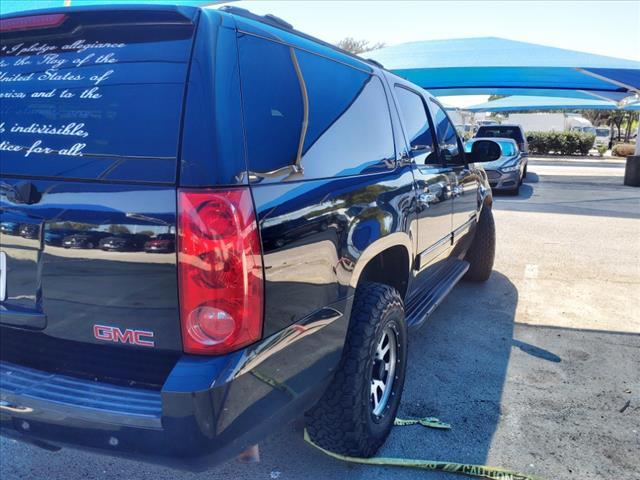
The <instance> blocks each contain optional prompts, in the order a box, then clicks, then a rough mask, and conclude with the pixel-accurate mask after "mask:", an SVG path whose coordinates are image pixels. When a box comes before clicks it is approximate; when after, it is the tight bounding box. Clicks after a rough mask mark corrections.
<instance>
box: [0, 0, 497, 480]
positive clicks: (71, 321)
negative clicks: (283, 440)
mask: <svg viewBox="0 0 640 480" xmlns="http://www.w3.org/2000/svg"><path fill="white" fill-rule="evenodd" d="M0 25H1V29H2V40H1V42H2V43H1V45H0V55H1V57H0V60H2V65H3V66H2V72H1V75H2V85H3V87H2V91H3V99H2V121H3V123H2V125H3V128H2V133H1V135H2V136H1V139H0V142H1V145H2V147H1V148H0V165H1V171H0V174H1V181H2V189H1V191H0V195H1V196H0V209H1V213H2V217H3V219H2V220H3V221H7V222H17V223H20V224H22V225H23V226H24V225H26V226H27V227H28V228H29V231H33V232H36V233H35V234H34V235H32V236H26V237H25V238H22V237H17V236H14V235H13V236H12V235H6V234H5V232H4V231H3V232H2V246H1V250H2V253H1V255H2V257H3V262H2V265H5V264H6V268H4V267H3V270H2V277H1V278H2V282H3V284H2V286H3V288H2V291H3V292H4V295H3V298H0V301H1V306H2V315H1V324H0V343H1V344H0V352H1V354H0V391H1V398H2V402H1V403H0V412H1V417H0V418H1V428H2V434H3V435H7V436H12V437H15V438H19V439H23V440H27V441H33V440H37V444H38V445H45V446H46V445H47V444H50V445H69V446H75V447H79V448H87V449H94V450H98V451H101V452H105V453H108V454H112V455H125V456H129V457H131V456H139V457H140V458H146V459H151V460H153V461H158V462H167V463H171V464H173V465H180V466H183V467H186V468H192V469H197V468H200V467H202V466H206V465H208V464H210V463H211V462H216V461H220V460H222V459H226V458H229V457H231V456H233V455H236V454H238V453H239V452H240V451H242V450H243V449H244V448H246V447H248V446H250V445H252V444H254V443H256V442H257V441H259V440H260V439H262V438H264V437H265V436H266V435H267V434H268V433H270V432H272V431H273V430H274V429H275V428H277V427H279V426H280V425H282V424H283V422H285V421H290V420H292V419H295V418H297V417H299V416H300V415H303V414H304V415H306V422H307V428H308V432H309V434H310V435H311V438H312V439H313V440H314V441H315V442H316V443H318V444H319V445H321V446H323V447H325V448H327V449H330V450H333V451H336V452H340V453H344V454H348V455H354V456H367V455H372V454H373V453H374V452H375V451H376V450H377V449H378V447H379V446H380V445H381V444H382V443H383V442H384V440H385V438H386V436H387V434H388V433H389V429H390V428H391V425H392V423H393V419H394V417H395V414H396V411H397V409H398V404H399V402H400V397H401V392H402V387H403V383H404V376H405V370H406V363H407V334H408V330H409V329H412V328H416V327H419V326H420V325H422V324H423V323H424V322H425V321H426V319H427V318H428V316H429V315H430V314H431V313H432V312H433V311H434V309H435V308H436V307H437V306H438V304H439V303H440V302H442V300H443V298H444V297H445V295H446V294H447V293H448V292H449V291H450V290H451V289H452V288H453V286H454V285H455V284H456V282H458V280H460V279H461V278H463V277H465V278H467V279H469V280H474V281H482V280H486V279H487V278H488V277H489V275H490V273H491V269H492V265H493V257H494V248H495V234H494V222H493V217H492V214H491V204H492V196H491V189H490V187H489V184H488V183H487V179H486V176H485V173H484V171H483V168H482V167H481V166H480V165H479V163H478V162H482V161H492V160H496V159H497V158H499V157H500V154H501V150H500V146H499V145H498V144H497V143H496V142H494V141H492V140H483V141H476V142H474V144H473V148H472V151H471V152H469V153H467V154H465V152H464V150H463V148H462V143H461V141H460V139H459V138H458V136H457V134H456V129H455V127H454V125H453V124H452V123H451V121H450V120H449V118H448V117H447V114H446V112H445V110H444V109H443V108H442V106H441V105H440V104H439V103H438V101H437V100H436V99H434V98H433V97H432V96H431V95H430V94H429V93H427V92H425V91H424V90H422V89H420V88H419V87H418V86H416V85H413V84H411V83H409V82H407V81H406V80H404V79H402V78H400V77H398V76H395V75H393V74H391V73H389V72H388V71H385V70H384V69H383V68H381V67H380V66H378V65H376V64H374V63H371V62H368V61H365V60H363V59H361V58H359V57H356V56H353V55H350V54H348V53H346V52H343V51H341V50H338V49H336V48H335V47H332V46H330V45H328V44H325V43H323V42H321V41H319V40H316V39H313V38H311V37H309V36H307V35H305V34H302V33H300V32H298V31H295V30H294V29H293V28H292V27H291V26H290V25H288V24H287V23H286V22H284V21H281V20H279V19H277V18H275V17H270V16H268V17H257V16H255V15H253V14H251V13H249V12H247V11H244V10H241V9H237V8H223V9H220V10H213V9H198V8H191V7H175V6H159V5H153V6H120V5H114V6H110V7H106V8H105V7H71V8H66V9H56V10H48V11H44V12H42V11H41V12H33V13H28V14H20V15H9V16H4V17H2V22H1V24H0ZM61 222H63V223H65V224H68V225H73V229H74V230H76V231H77V234H78V235H80V234H81V233H82V231H83V229H84V230H86V231H87V232H88V231H90V230H91V228H94V227H95V226H97V225H99V226H100V229H101V231H133V232H139V233H140V234H141V235H142V234H144V235H147V238H149V237H154V236H158V235H159V234H162V233H166V232H176V252H175V253H174V254H169V255H161V256H149V255H146V254H145V253H144V251H140V252H132V253H130V254H129V255H126V256H122V255H121V254H119V252H117V251H101V250H95V251H92V252H83V251H80V250H64V249H60V248H57V247H51V246H50V245H48V244H47V243H46V242H44V241H43V240H42V238H40V237H41V235H42V232H44V231H47V230H48V229H49V227H50V226H51V225H52V224H60V223H61ZM27 227H25V228H27ZM32 237H33V238H32ZM4 287H6V288H4Z"/></svg>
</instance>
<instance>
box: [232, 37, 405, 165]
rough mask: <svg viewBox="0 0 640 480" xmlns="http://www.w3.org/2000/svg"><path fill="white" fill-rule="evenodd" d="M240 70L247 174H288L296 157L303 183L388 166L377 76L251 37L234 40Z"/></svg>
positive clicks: (385, 113) (387, 128)
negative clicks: (238, 45)
mask: <svg viewBox="0 0 640 480" xmlns="http://www.w3.org/2000/svg"><path fill="white" fill-rule="evenodd" d="M240 68H241V76H242V89H243V102H244V115H245V125H246V135H247V150H248V163H249V170H250V171H252V172H254V173H258V174H259V173H265V172H273V171H279V170H281V169H282V171H281V172H280V173H282V175H286V173H287V171H288V170H287V167H290V166H291V165H293V164H295V163H296V162H297V159H298V155H300V166H301V167H302V168H303V172H304V176H303V177H302V178H324V177H332V176H343V175H353V174H358V173H365V172H374V171H377V170H381V169H386V168H388V166H390V165H393V162H389V160H392V159H393V158H394V145H393V132H392V130H391V120H390V116H389V109H388V105H387V100H386V96H385V92H384V88H383V86H382V82H381V81H380V79H379V78H377V77H375V76H371V75H369V74H367V73H364V72H361V71H359V70H356V69H353V68H350V67H347V66H345V65H342V64H340V63H337V62H334V61H332V60H328V59H326V58H323V57H319V56H317V55H314V54H311V53H308V52H302V51H299V50H297V49H294V48H292V47H288V46H285V45H281V44H277V43H272V42H269V41H266V40H263V39H259V38H255V37H252V36H249V35H245V36H244V37H242V38H241V39H240ZM265 85H269V88H265ZM305 118H306V119H307V122H306V124H305V122H304V121H305Z"/></svg>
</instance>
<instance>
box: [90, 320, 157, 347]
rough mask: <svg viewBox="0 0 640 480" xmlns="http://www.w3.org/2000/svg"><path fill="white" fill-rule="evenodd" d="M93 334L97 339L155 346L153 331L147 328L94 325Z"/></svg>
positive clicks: (140, 345) (141, 345)
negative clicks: (133, 328) (135, 328)
mask: <svg viewBox="0 0 640 480" xmlns="http://www.w3.org/2000/svg"><path fill="white" fill-rule="evenodd" d="M93 336H94V337H95V338H96V339H97V340H102V341H105V342H116V343H128V344H130V345H138V346H139V347H155V345H156V344H155V342H154V341H153V332H148V331H146V330H132V329H130V328H127V329H126V330H124V331H122V330H120V329H119V328H118V327H110V326H108V325H94V326H93Z"/></svg>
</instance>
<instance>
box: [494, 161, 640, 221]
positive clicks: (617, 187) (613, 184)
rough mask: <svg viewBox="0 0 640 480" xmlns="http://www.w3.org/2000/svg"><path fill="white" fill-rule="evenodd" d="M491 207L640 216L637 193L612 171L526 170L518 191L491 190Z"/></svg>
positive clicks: (568, 213) (574, 213) (591, 214)
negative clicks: (559, 172)
mask: <svg viewBox="0 0 640 480" xmlns="http://www.w3.org/2000/svg"><path fill="white" fill-rule="evenodd" d="M494 199H495V200H496V201H495V203H494V209H497V210H510V211H523V212H543V213H560V214H563V215H588V216H605V217H619V218H640V213H639V212H640V210H639V207H640V195H639V194H638V191H637V189H634V187H628V186H624V185H623V184H622V177H620V176H616V175H597V176H594V175H589V176H587V175H577V176H572V175H549V174H543V175H539V174H537V173H535V172H531V171H530V172H528V173H527V178H526V179H525V181H524V184H523V185H522V186H521V187H520V194H519V195H517V196H512V195H508V194H506V195H505V194H502V193H500V192H497V191H496V192H494Z"/></svg>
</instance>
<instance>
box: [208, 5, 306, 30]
mask: <svg viewBox="0 0 640 480" xmlns="http://www.w3.org/2000/svg"><path fill="white" fill-rule="evenodd" d="M219 10H221V11H223V12H227V13H231V14H233V15H238V16H239V17H244V18H249V19H251V20H255V21H257V22H261V23H266V24H268V25H271V26H272V27H278V28H284V29H285V30H293V29H294V28H293V25H291V24H290V23H289V22H287V21H285V20H283V19H281V18H280V17H276V16H275V15H272V14H270V13H267V14H266V15H256V14H255V13H253V12H251V11H249V10H247V9H246V8H240V7H234V6H233V5H224V6H222V7H220V9H219Z"/></svg>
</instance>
